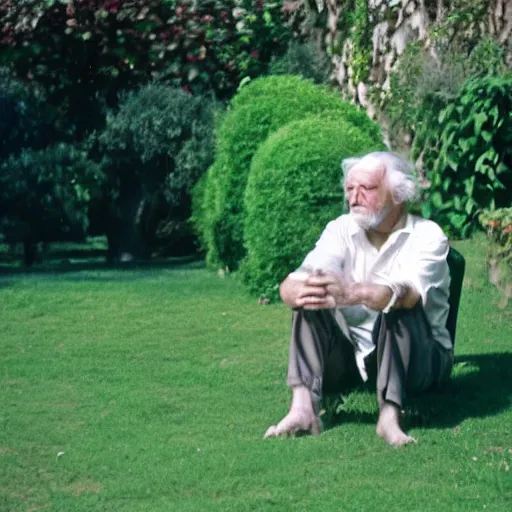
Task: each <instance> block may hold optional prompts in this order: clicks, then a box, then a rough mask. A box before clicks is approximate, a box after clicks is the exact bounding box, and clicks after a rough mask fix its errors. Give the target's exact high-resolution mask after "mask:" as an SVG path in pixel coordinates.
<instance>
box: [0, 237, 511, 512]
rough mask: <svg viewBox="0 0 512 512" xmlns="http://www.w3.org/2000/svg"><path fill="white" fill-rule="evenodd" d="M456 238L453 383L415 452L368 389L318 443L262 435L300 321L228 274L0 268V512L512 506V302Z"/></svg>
mask: <svg viewBox="0 0 512 512" xmlns="http://www.w3.org/2000/svg"><path fill="white" fill-rule="evenodd" d="M457 248H459V250H461V252H463V254H464V255H465V256H466V258H467V265H468V269H467V275H466V280H465V289H464V292H463V297H462V303H461V310H460V315H459V326H458V340H457V345H456V354H457V361H458V362H457V365H456V368H455V372H454V377H453V378H452V380H451V382H450V384H449V386H448V388H447V389H446V391H445V392H443V393H440V394H434V395H429V396H426V397H424V398H421V399H420V400H416V401H413V402H412V403H411V404H410V407H409V408H408V413H407V417H406V421H407V426H408V428H409V431H410V432H411V433H412V435H413V436H415V437H416V438H417V439H418V440H419V442H418V444H417V445H414V446H408V447H405V448H402V449H394V448H390V447H388V446H387V445H386V444H385V443H384V442H383V441H382V440H381V439H379V438H377V437H376V435H375V420H376V416H375V415H376V405H375V401H374V400H375V397H374V395H373V394H371V393H370V392H367V391H364V390H363V391H358V392H356V393H354V394H353V395H351V396H350V397H349V398H348V401H347V405H346V410H345V411H344V413H343V414H342V415H341V417H340V418H339V421H337V422H336V424H335V425H333V426H332V427H331V428H328V429H327V430H326V431H325V432H324V433H323V434H322V435H321V436H320V437H318V438H310V437H302V438H296V439H272V440H266V441H263V440H262V435H263V433H264V432H265V430H266V428H267V426H268V425H269V424H270V423H272V422H275V421H276V420H278V419H279V418H280V417H281V416H282V415H283V414H284V413H285V412H286V410H287V406H288V401H289V391H288V390H287V388H286V386H285V384H284V379H285V373H286V361H287V348H288V347H287V346H288V335H289V327H290V326H289V323H290V317H289V312H288V311H287V310H286V308H285V307H283V306H282V305H273V306H260V305H258V304H257V301H256V300H255V299H254V298H253V297H250V296H248V295H247V294H246V293H245V292H244V290H243V288H241V286H240V285H239V284H238V283H237V282H236V281H235V280H234V279H232V278H224V279H221V278H219V277H217V276H215V275H212V274H210V273H207V272H206V271H205V270H203V269H202V268H197V265H196V266H194V265H189V266H188V267H182V268H176V269H173V268H158V269H148V268H144V269H141V270H136V269H129V270H112V269H110V270H94V271H92V270H89V271H80V272H66V273H60V274H58V273H53V274H52V273H46V274H44V273H41V274H30V275H24V274H11V275H4V276H3V277H2V278H0V325H1V333H2V334H1V342H0V361H1V362H0V364H1V366H0V397H1V402H0V457H1V459H0V510H1V511H2V512H3V511H11V510H16V511H17V510H25V511H29V510H30V511H36V510H49V511H64V512H74V511H87V512H90V511H174V510H176V511H203V510H205V511H210V510H211V511H228V510H229V511H245V510H274V511H287V510H292V511H316V510H319V511H345V510H346V511H352V510H353V511H381V510H382V511H384V510H385V511H395V510H396V511H429V510H432V511H434V510H436V511H439V510H441V511H459V510H460V511H468V510H469V511H473V510H474V511H477V510H478V511H480V510H486V511H489V510H500V511H505V510H507V511H508V510H512V469H511V466H512V410H511V407H510V404H511V397H512V378H511V375H512V348H511V347H512V311H511V310H510V308H509V309H507V310H501V309H498V308H497V304H498V303H499V301H500V296H499V293H498V292H497V291H496V290H495V289H493V288H492V287H490V286H489V285H488V284H487V280H486V270H485V264H484V248H483V246H482V245H480V244H479V242H471V243H467V242H464V243H459V244H457ZM59 454H61V455H59Z"/></svg>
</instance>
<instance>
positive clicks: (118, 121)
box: [96, 84, 214, 257]
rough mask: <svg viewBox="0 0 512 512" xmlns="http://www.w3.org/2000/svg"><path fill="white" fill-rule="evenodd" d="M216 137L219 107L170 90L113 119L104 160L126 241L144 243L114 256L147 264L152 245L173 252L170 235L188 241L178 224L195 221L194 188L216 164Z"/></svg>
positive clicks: (146, 91) (100, 145)
mask: <svg viewBox="0 0 512 512" xmlns="http://www.w3.org/2000/svg"><path fill="white" fill-rule="evenodd" d="M213 130H214V112H213V105H212V102H210V101H209V100H205V99H204V98H202V97H200V96H192V95H190V94H189V93H186V92H184V91H183V90H181V89H176V88H172V87H168V86H165V85H162V84H149V85H146V86H143V87H141V88H140V89H138V90H137V91H133V92H130V93H127V94H125V95H123V97H122V98H121V100H120V105H119V109H118V110H117V111H115V112H110V113H109V114H108V116H107V119H106V124H105V128H104V130H103V131H102V132H101V133H99V134H98V135H97V149H96V152H97V154H98V155H100V156H101V157H102V167H103V168H104V169H105V172H106V173H107V175H108V176H109V178H110V186H109V194H110V196H111V198H110V200H111V202H112V203H113V205H114V207H115V208H114V210H115V211H114V212H113V215H114V217H117V218H118V220H119V222H120V224H121V225H124V228H121V229H122V231H125V234H124V235H123V237H127V238H130V232H133V234H134V236H135V235H136V238H137V239H138V242H137V243H136V244H135V243H133V244H132V243H130V244H132V245H133V247H125V248H124V249H123V248H120V249H119V250H115V249H112V251H113V253H114V256H115V253H116V252H126V253H132V254H134V255H135V253H136V252H138V254H137V255H138V256H140V257H146V256H148V250H149V248H150V247H151V246H152V245H154V244H156V243H162V244H163V245H167V246H168V245H169V244H168V242H169V237H168V236H167V235H169V236H171V235H172V234H175V235H176V236H178V238H180V239H183V236H184V228H185V225H184V224H182V223H180V224H179V225H177V224H176V221H177V220H179V221H184V220H186V218H187V217H188V215H189V214H190V202H191V197H190V195H191V192H192V188H193V186H194V185H195V183H196V182H197V180H198V179H199V178H200V176H201V175H202V174H203V173H204V172H205V170H206V169H207V168H208V166H209V165H210V163H211V161H212V159H213V152H214V146H213ZM161 222H163V223H164V224H163V225H162V226H159V224H160V223H161ZM116 229H117V228H116ZM185 231H187V230H186V229H185ZM158 238H160V240H157V239H158ZM165 238H168V240H167V241H165V240H164V239H165ZM171 238H174V236H171ZM116 240H117V239H116ZM113 243H114V244H116V243H119V244H121V245H123V243H124V242H122V241H119V242H117V241H116V242H113ZM176 243H177V240H176Z"/></svg>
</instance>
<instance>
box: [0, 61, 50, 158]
mask: <svg viewBox="0 0 512 512" xmlns="http://www.w3.org/2000/svg"><path fill="white" fill-rule="evenodd" d="M51 114H52V113H51V109H49V108H48V106H47V105H46V104H45V102H44V100H43V98H42V97H41V96H40V95H39V94H38V91H34V90H32V89H31V88H29V87H27V86H26V85H25V84H23V83H22V82H21V81H19V80H17V79H15V78H14V77H13V76H12V73H11V72H10V71H9V70H8V69H5V68H0V158H6V157H7V156H9V155H17V154H19V153H20V152H21V150H22V149H28V148H32V149H43V148H44V147H45V146H47V145H48V144H49V143H50V141H51V140H52V138H53V137H55V135H56V130H55V125H54V122H53V121H54V119H53V117H52V115H51Z"/></svg>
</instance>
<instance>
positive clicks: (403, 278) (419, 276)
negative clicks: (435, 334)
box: [393, 232, 450, 307]
mask: <svg viewBox="0 0 512 512" xmlns="http://www.w3.org/2000/svg"><path fill="white" fill-rule="evenodd" d="M448 251H449V245H448V239H447V238H446V236H445V235H444V234H443V233H442V232H440V233H439V234H437V236H433V237H428V238H426V239H424V240H417V241H416V244H415V248H414V250H413V251H412V254H410V258H409V261H407V263H406V264H405V265H403V266H401V268H400V272H399V275H397V276H393V280H394V281H395V282H398V283H402V284H408V285H411V286H412V287H413V288H414V289H415V290H416V291H417V292H418V293H419V295H420V297H421V301H422V303H423V306H424V307H426V306H427V303H428V295H429V290H430V289H432V288H437V289H444V288H446V287H447V286H448V284H449V280H450V272H449V269H448V263H447V260H446V258H447V256H448Z"/></svg>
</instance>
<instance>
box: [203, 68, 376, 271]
mask: <svg viewBox="0 0 512 512" xmlns="http://www.w3.org/2000/svg"><path fill="white" fill-rule="evenodd" d="M320 113H324V115H325V116H326V117H330V118H333V119H338V120H340V121H343V120H345V121H347V122H350V123H352V124H353V125H355V126H357V127H358V128H359V129H360V130H361V131H362V132H364V133H366V134H368V136H369V137H370V138H371V139H372V140H375V141H377V140H381V133H380V128H379V126H378V125H377V124H376V123H374V122H373V121H372V120H370V118H369V117H368V116H367V114H366V113H365V112H364V111H363V110H360V109H359V108H358V107H356V106H354V105H352V104H350V103H347V102H345V101H343V100H342V99H341V98H340V96H339V93H338V92H335V91H332V90H330V89H328V88H327V87H324V86H320V85H316V84H314V83H313V82H311V81H308V80H304V79H302V78H300V77H297V76H287V75H283V76H268V77H263V78H259V79H257V80H254V81H252V82H251V83H249V84H248V85H246V86H245V87H243V88H242V89H241V90H240V92H239V93H238V94H237V95H236V96H235V97H234V99H233V102H232V105H231V109H230V110H229V111H228V112H227V113H226V115H225V116H224V118H223V120H222V123H221V124H220V126H219V130H218V133H217V158H222V159H223V160H224V165H223V169H222V172H219V173H218V174H217V176H218V182H217V184H216V186H217V194H218V198H217V206H218V210H217V212H216V214H215V218H214V219H213V222H212V224H211V226H210V227H211V229H213V230H215V233H216V235H215V236H214V235H213V234H210V235H208V236H206V238H209V239H210V240H216V243H217V244H218V245H217V246H216V247H211V246H209V247H208V252H216V253H217V254H218V255H219V258H220V261H221V262H222V265H223V266H227V267H229V268H230V269H236V268H237V267H238V265H239V263H240V261H241V260H242V259H243V257H244V255H245V249H244V246H243V226H244V220H243V219H244V208H243V197H244V192H245V187H246V184H247V176H248V174H249V169H250V166H251V161H252V158H253V156H254V154H255V153H256V151H257V150H258V148H259V146H260V144H261V143H262V142H263V141H265V140H266V138H267V137H268V136H269V134H271V133H273V132H275V131H276V130H278V129H279V128H281V127H282V126H284V125H286V124H288V123H289V122H291V121H296V120H299V119H303V118H304V117H306V116H308V115H314V114H320Z"/></svg>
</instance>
